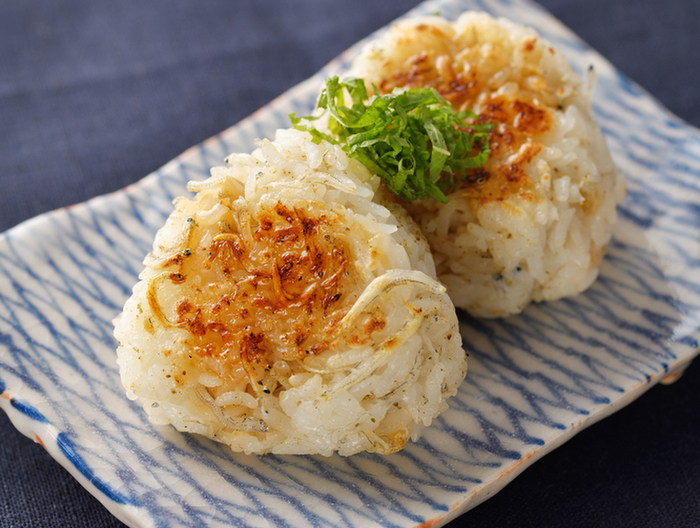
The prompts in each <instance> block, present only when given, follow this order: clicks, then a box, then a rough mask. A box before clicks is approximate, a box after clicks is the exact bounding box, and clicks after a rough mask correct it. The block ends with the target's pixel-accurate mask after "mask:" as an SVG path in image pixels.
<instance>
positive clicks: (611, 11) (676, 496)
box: [0, 0, 700, 528]
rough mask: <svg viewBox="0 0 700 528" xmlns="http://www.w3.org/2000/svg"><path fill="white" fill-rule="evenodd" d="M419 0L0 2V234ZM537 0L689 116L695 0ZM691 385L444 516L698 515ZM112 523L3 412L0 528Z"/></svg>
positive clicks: (243, 110)
mask: <svg viewBox="0 0 700 528" xmlns="http://www.w3.org/2000/svg"><path fill="white" fill-rule="evenodd" d="M417 3H418V2H417V1H416V0H401V1H397V0H394V1H392V2H377V1H376V0H353V1H352V2H351V1H350V0H343V1H335V2H327V1H323V0H304V1H301V0H287V1H285V2H279V1H277V2H275V1H267V0H265V1H263V0H257V1H256V0H249V1H243V0H238V1H224V0H219V1H213V0H208V1H204V2H202V1H194V0H177V1H173V0H170V1H165V0H150V1H149V2H140V1H137V0H122V1H119V2H112V1H106V0H51V1H49V0H46V1H41V0H23V1H21V2H2V3H0V189H2V192H0V231H3V230H5V229H8V228H10V227H12V226H14V225H16V224H17V223H19V222H21V221H23V220H26V219H28V218H30V217H32V216H34V215H36V214H40V213H42V212H45V211H48V210H51V209H54V208H57V207H62V206H66V205H70V204H73V203H77V202H81V201H83V200H85V199H88V198H90V197H92V196H95V195H99V194H103V193H106V192H110V191H114V190H117V189H120V188H121V187H124V186H125V185H128V184H130V183H132V182H135V181H137V180H139V179H140V178H142V177H143V176H145V175H147V174H148V173H150V172H152V171H153V170H155V169H157V168H158V167H160V166H161V165H163V164H164V163H165V162H167V161H168V160H170V159H171V158H173V157H175V156H177V155H178V154H180V153H181V152H182V151H183V150H185V149H186V148H188V147H190V146H192V145H194V144H196V143H199V142H201V141H202V140H204V139H206V138H208V137H209V136H211V135H213V134H216V133H218V132H220V131H221V130H223V129H225V128H227V127H228V126H230V125H232V124H235V123H236V122H237V121H239V120H240V119H242V118H244V117H246V116H247V115H248V114H250V113H251V112H253V111H255V110H256V109H257V108H259V107H261V106H263V105H264V104H266V103H267V102H269V101H270V100H271V99H273V98H274V97H276V96H277V95H280V94H281V93H283V92H284V91H286V90H287V89H288V88H290V87H292V86H294V85H295V84H297V83H298V82H300V81H302V80H304V79H306V78H307V77H309V76H310V75H312V74H313V73H315V72H316V71H317V70H318V69H319V68H320V67H321V66H323V65H324V64H325V63H326V62H328V61H329V60H331V59H332V58H333V57H335V56H336V55H337V54H338V53H340V52H342V51H343V50H345V49H346V48H347V47H349V46H350V45H351V44H353V43H354V42H356V41H357V40H359V39H360V38H362V37H365V36H366V35H367V34H369V33H371V32H372V31H374V30H375V29H377V28H379V27H381V26H382V25H384V24H386V23H388V22H390V21H391V20H393V19H394V18H396V17H397V16H399V15H400V14H402V13H403V12H405V11H407V10H408V9H410V8H411V7H413V6H414V5H416V4H417ZM541 3H542V4H543V5H544V6H545V7H547V8H548V9H549V10H550V11H552V12H553V13H554V14H555V15H556V16H557V17H558V18H559V19H560V20H562V21H563V22H564V23H565V24H566V25H568V26H569V27H571V28H572V29H573V30H574V31H575V32H576V33H578V34H579V35H580V36H581V37H582V38H583V39H584V40H586V41H587V42H588V43H589V44H591V45H592V46H593V47H594V48H596V49H597V50H598V51H600V52H601V53H602V54H603V55H604V56H606V57H607V58H608V59H610V60H611V61H612V62H613V63H614V64H615V65H616V66H617V67H618V68H619V69H620V70H622V71H623V72H624V73H626V74H627V75H628V76H629V77H631V78H632V79H634V80H635V81H637V82H638V83H639V84H641V85H642V86H643V87H645V88H646V89H647V90H649V91H650V92H651V93H652V94H654V95H655V96H656V97H657V98H658V99H659V100H660V101H661V102H662V103H663V104H664V105H666V106H667V107H668V108H669V109H670V110H671V111H673V112H674V113H676V114H678V115H679V116H680V117H681V118H683V119H685V120H687V121H689V122H691V123H693V124H694V125H696V126H699V125H700V88H699V86H700V3H699V2H697V0H674V1H673V2H666V1H663V0H637V1H635V0H620V1H615V0H544V1H542V2H541ZM699 176H700V175H699ZM699 389H700V361H696V362H695V364H694V365H692V366H691V367H690V368H689V369H688V370H687V372H686V374H685V375H684V376H683V377H682V378H681V380H680V381H679V382H677V383H676V384H675V385H672V386H668V387H665V386H659V387H655V388H653V389H652V390H651V391H649V392H648V393H647V394H645V395H644V396H643V397H642V398H640V399H639V400H638V401H636V402H634V403H633V404H631V405H630V406H629V407H627V408H625V409H623V410H621V411H620V412H618V413H616V414H614V415H613V416H612V417H610V418H608V419H606V420H604V421H603V422H601V423H599V424H596V425H594V426H592V427H591V428H590V429H587V430H585V431H583V432H582V433H581V434H579V435H578V436H576V437H575V438H574V439H573V440H571V441H569V442H568V443H567V444H565V445H564V446H563V447H561V448H559V449H557V450H556V451H555V452H553V453H551V454H549V455H547V456H546V457H545V458H544V459H542V460H541V461H539V462H537V463H536V464H535V465H534V466H533V467H531V468H530V469H528V470H526V471H525V473H524V474H522V475H521V476H519V477H518V478H517V479H516V480H515V481H514V482H513V483H512V484H510V485H509V486H508V487H507V488H506V489H505V490H504V491H502V492H501V493H499V494H498V495H497V496H496V497H494V498H492V499H490V500H489V501H487V502H486V503H484V504H483V505H481V506H479V507H477V508H476V509H474V510H472V511H471V512H469V513H467V514H466V515H464V516H463V517H461V518H460V519H458V520H457V521H455V522H454V523H453V524H451V525H450V527H451V528H456V527H459V526H470V527H472V528H478V527H482V526H489V527H491V526H499V527H515V526H517V527H550V526H551V527H600V526H603V527H635V528H640V527H641V528H644V527H665V526H673V527H697V526H700V493H699V491H700V390H699ZM120 526H123V525H122V524H121V523H120V522H118V521H117V520H116V519H114V518H113V517H112V516H111V515H110V514H109V513H108V512H107V510H106V509H104V508H103V507H102V506H101V505H100V504H99V503H98V502H97V500H95V499H94V498H92V497H91V496H90V495H89V494H88V493H87V492H85V491H84V490H83V489H82V488H81V487H80V485H78V484H77V482H75V481H74V480H73V479H72V478H71V477H70V476H69V475H68V473H67V472H66V471H65V470H64V469H63V468H61V467H60V466H59V465H58V464H57V463H56V462H54V461H53V460H52V459H51V458H50V457H49V456H48V455H47V454H46V453H45V452H44V451H43V449H42V448H41V447H40V446H38V445H37V444H34V443H33V442H32V441H31V440H29V439H27V438H25V437H24V436H22V435H21V434H19V433H18V432H17V431H16V430H15V429H14V428H13V427H12V425H11V423H10V422H9V420H8V419H7V417H6V416H5V415H4V414H3V413H0V527H2V528H5V527H14V528H20V527H22V528H24V527H27V528H29V527H31V528H34V527H93V528H106V527H120Z"/></svg>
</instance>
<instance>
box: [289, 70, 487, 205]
mask: <svg viewBox="0 0 700 528" xmlns="http://www.w3.org/2000/svg"><path fill="white" fill-rule="evenodd" d="M375 92H377V90H376V87H375ZM346 95H348V96H349V97H350V100H351V103H352V104H351V106H345V99H346ZM317 107H318V108H319V109H323V110H325V112H324V114H325V113H326V112H329V113H330V118H329V123H328V130H329V131H330V133H331V134H332V135H329V134H326V133H324V132H321V131H320V130H318V129H316V128H314V127H313V126H312V122H313V121H315V120H317V119H319V118H320V117H321V116H309V117H303V118H300V117H296V116H295V114H291V115H290V116H289V117H290V118H291V120H292V126H293V127H294V128H296V129H298V130H304V131H307V132H309V133H311V135H312V136H313V140H314V141H315V142H317V143H318V142H320V141H321V140H326V141H328V142H330V143H333V144H337V145H339V146H340V147H341V148H342V149H343V150H344V151H345V152H346V153H347V154H348V156H350V157H352V158H355V159H357V160H358V161H360V162H361V163H362V164H363V165H365V166H366V167H367V168H368V169H369V170H371V171H372V172H374V173H375V174H376V175H377V176H379V177H380V178H381V179H382V180H384V182H385V184H386V188H387V189H388V190H389V191H390V192H392V193H393V194H395V195H396V196H398V197H400V198H402V199H403V200H406V201H407V202H410V201H413V200H416V199H421V198H425V197H426V196H430V197H432V198H434V199H436V200H439V201H440V202H443V203H446V202H447V198H446V197H445V194H444V193H443V191H442V190H443V189H445V188H447V187H449V186H451V185H452V184H453V183H454V176H455V175H458V176H460V177H463V176H464V170H465V169H470V168H478V167H481V166H483V165H484V163H485V162H486V160H487V159H488V157H489V141H488V132H489V130H491V129H492V128H493V125H492V124H491V123H477V115H476V114H475V113H474V112H472V111H470V110H464V111H455V110H454V109H453V108H452V105H450V103H448V102H447V101H445V99H443V98H442V96H440V94H439V93H438V92H437V91H436V90H435V89H433V88H408V89H406V88H395V89H394V91H393V92H391V93H390V94H386V95H373V96H372V97H368V95H367V89H366V88H365V83H364V81H363V80H362V79H355V78H349V79H344V80H342V81H341V80H339V78H338V77H331V78H329V79H326V86H325V88H324V89H323V91H322V92H321V96H320V97H319V100H318V104H317ZM322 115H323V114H322Z"/></svg>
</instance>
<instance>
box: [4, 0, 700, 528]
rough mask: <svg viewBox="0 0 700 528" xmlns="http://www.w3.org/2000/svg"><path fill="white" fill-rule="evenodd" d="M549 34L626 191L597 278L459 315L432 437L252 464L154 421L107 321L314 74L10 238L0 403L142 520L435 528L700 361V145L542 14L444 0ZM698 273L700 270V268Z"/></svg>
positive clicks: (496, 2)
mask: <svg viewBox="0 0 700 528" xmlns="http://www.w3.org/2000/svg"><path fill="white" fill-rule="evenodd" d="M467 9H479V10H484V11H488V12H490V13H492V14H495V15H499V16H506V17H508V18H511V19H513V20H515V21H518V22H520V23H524V24H526V25H530V26H533V27H535V28H536V29H537V30H538V31H539V32H540V33H541V34H542V35H544V36H545V37H546V38H548V39H549V40H550V41H552V42H553V43H554V44H555V45H557V46H558V47H559V48H560V49H561V50H562V51H564V53H565V54H566V55H567V56H568V57H569V59H570V61H571V62H572V64H573V65H574V67H575V69H577V70H578V71H579V72H582V71H583V70H585V68H587V67H588V65H589V64H593V65H594V66H595V69H596V70H597V73H598V79H599V83H598V89H597V92H596V94H595V98H594V107H595V112H596V117H597V120H598V122H599V123H600V125H601V126H602V128H603V130H604V132H605V133H606V135H607V136H608V140H609V143H610V147H611V150H612V151H613V154H614V156H615V160H616V162H617V163H618V165H619V167H620V169H621V170H622V171H623V172H624V173H625V175H626V176H627V180H628V188H629V190H628V196H627V199H626V200H625V202H624V203H623V204H622V206H621V208H620V223H619V224H618V226H617V228H616V230H615V234H614V239H613V241H612V243H611V246H610V248H609V252H608V254H607V256H606V258H605V260H604V262H603V265H602V268H601V275H600V278H599V279H598V281H597V282H596V283H595V284H594V285H593V286H592V287H591V288H590V289H589V290H588V291H587V292H586V293H584V294H583V295H580V296H578V297H576V298H573V299H568V300H565V301H560V302H556V303H549V304H541V305H533V306H530V307H529V308H528V309H527V310H526V311H525V312H524V313H523V314H522V315H520V316H517V317H511V318H509V319H505V320H501V321H477V320H473V319H467V318H464V319H463V320H462V333H463V337H464V341H465V348H466V349H467V351H468V352H469V355H470V371H469V375H468V377H467V380H466V381H465V382H464V384H463V386H462V387H461V389H460V391H459V394H458V395H457V396H456V397H455V398H454V399H453V400H451V409H450V410H449V411H448V412H446V413H445V414H444V415H443V416H442V417H441V418H440V419H439V420H438V421H437V423H435V424H434V426H432V427H431V428H430V429H429V430H428V431H427V432H426V434H425V435H424V437H423V438H422V439H421V441H420V442H418V443H416V444H411V445H409V446H408V447H407V448H406V449H404V450H403V451H402V452H400V453H397V454H394V455H391V456H388V457H381V456H376V455H369V454H363V455H356V456H353V457H350V458H342V457H338V456H334V457H331V458H329V459H326V458H323V457H311V456H297V457H292V456H288V457H283V456H271V455H268V456H264V457H258V456H244V455H236V454H232V453H230V452H229V451H228V448H226V447H225V446H222V445H219V444H216V443H214V442H210V441H207V440H203V439H201V438H199V437H197V436H194V435H184V434H180V433H178V432H176V431H175V430H173V429H172V428H170V427H153V426H152V425H150V424H149V423H148V421H147V420H146V418H145V416H144V414H143V412H142V411H141V409H140V408H139V406H138V404H135V403H132V402H130V401H129V400H127V399H126V397H125V396H124V392H123V390H122V387H121V384H120V381H119V376H118V371H117V367H116V364H115V353H114V350H115V348H116V343H115V342H114V339H113V338H112V325H111V320H112V319H113V318H114V316H116V315H117V314H118V313H119V311H120V310H121V306H122V304H123V302H124V301H125V299H126V297H127V296H128V295H129V293H130V289H131V287H132V285H133V284H134V283H135V281H136V276H137V274H138V272H139V271H140V269H141V260H142V258H143V256H144V255H145V254H146V253H147V252H148V250H149V248H150V245H151V241H152V238H153V235H154V233H155V231H156V230H157V229H158V228H159V227H160V226H161V225H162V224H163V222H164V220H165V218H166V217H167V215H168V214H169V213H170V211H171V208H172V206H171V203H170V202H171V200H172V198H173V197H175V196H177V195H180V194H183V193H185V183H186V182H187V181H188V180H189V179H201V178H204V177H205V176H206V175H207V172H208V169H209V168H210V167H211V166H214V165H220V164H222V161H223V158H224V157H225V156H226V155H227V154H228V153H229V152H234V151H249V150H251V148H252V146H253V140H254V138H256V137H262V136H271V135H272V134H273V132H274V130H275V129H276V128H278V127H286V126H288V118H287V115H288V114H289V112H291V111H297V112H299V113H306V112H309V111H310V109H311V107H312V106H313V103H314V102H315V98H316V94H317V92H318V88H319V86H320V84H321V82H322V79H323V78H324V77H325V76H327V75H329V74H331V73H333V72H334V71H336V70H338V69H339V68H342V67H343V65H344V64H346V63H347V61H348V60H350V59H351V58H352V56H353V55H354V54H355V53H356V52H357V49H358V48H357V47H355V48H353V49H352V50H350V51H349V52H347V53H346V54H345V55H343V56H342V57H341V58H340V59H338V60H337V61H335V62H333V63H332V64H331V65H329V66H328V67H327V68H326V69H325V70H324V71H322V72H321V73H320V74H319V75H317V76H315V77H314V78H312V79H310V80H309V81H307V82H305V83H303V84H302V85H300V86H298V87H296V88H294V89H293V90H291V91H290V92H288V93H287V94H285V95H284V96H283V97H281V98H279V99H277V100H275V101H274V102H273V103H271V104H270V105H268V106H267V107H265V108H264V109H262V110H261V111H260V112H258V113H257V114H255V115H254V116H252V117H251V118H249V119H247V120H245V121H244V122H242V123H240V124H239V125H237V126H235V127H233V128H231V129H229V130H227V131H225V132H224V133H222V134H221V135H219V136H217V137H214V138H212V139H210V140H208V141H207V142H205V143H204V144H202V145H199V146H197V147H194V148H192V149H190V150H188V151H187V152H185V153H184V154H182V155H181V156H180V157H178V158H177V159H175V160H173V161H172V162H170V163H168V164H167V165H165V166H164V167H163V168H162V169H160V170H159V171H157V172H156V173H155V174H152V175H150V176H149V177H147V178H145V179H144V180H142V181H141V182H139V183H138V184H137V185H134V186H132V187H130V188H128V189H125V190H124V191H120V192H118V193H115V194H112V195H109V196H105V197H100V198H97V199H94V200H91V201H90V202H87V203H85V204H82V205H79V206H75V207H73V208H70V209H65V210H61V211H57V212H54V213H51V214H49V215H44V216H41V217H38V218H36V219H34V220H31V221H29V222H26V223H24V224H22V225H20V226H18V227H16V228H14V229H13V230H11V231H9V232H8V233H6V234H5V235H4V236H3V237H2V239H0V393H1V394H2V399H0V406H2V408H3V409H4V410H5V411H6V412H7V413H8V415H9V416H10V418H11V420H12V421H13V423H14V424H15V425H16V426H17V428H18V429H19V430H20V431H21V432H23V433H24V434H26V435H27V436H29V437H32V438H35V439H36V440H37V441H40V442H41V443H42V444H43V445H44V446H45V448H46V449H47V450H48V451H49V453H50V454H51V455H52V456H53V457H54V458H55V459H56V460H58V461H59V462H60V463H61V464H63V465H64V466H65V467H66V468H67V469H68V470H69V471H70V472H71V473H72V474H73V475H74V476H75V477H76V478H77V479H78V480H79V481H80V482H81V483H82V484H83V485H84V486H85V487H86V488H87V489H88V490H89V491H90V492H91V493H92V494H94V495H95V496H96V497H97V498H98V499H99V500H100V501H102V503H103V504H104V505H105V506H106V507H107V508H109V510H110V511H112V512H113V513H114V514H115V515H116V516H117V517H118V518H119V519H121V520H122V521H124V522H125V523H126V524H128V525H130V526H139V527H150V526H153V527H176V526H193V527H195V526H196V527H199V526H204V525H207V526H268V525H272V526H284V527H297V526H298V527H308V526H315V527H331V526H339V525H344V526H358V527H360V526H361V527H372V526H377V527H378V526H394V527H407V526H416V525H421V523H425V524H424V526H439V525H441V524H443V523H446V522H447V521H449V520H450V519H452V518H454V517H456V516H457V515H459V514H460V513H463V512H465V511H466V510H468V509H469V508H472V507H473V506H475V505H476V504H478V503H479V502H481V501H483V500H484V499H485V498H487V497H488V496H490V495H492V494H494V493H495V492H496V491H498V490H499V489H500V488H501V487H503V486H504V485H505V484H507V483H508V482H509V481H510V480H511V479H512V478H514V477H515V476H516V475H517V474H518V473H519V472H520V471H522V470H523V469H524V468H525V467H526V466H527V465H529V464H531V463H532V462H534V461H535V460H536V459H537V458H539V457H541V456H542V455H544V454H545V453H547V452H548V451H550V450H552V449H553V448H555V447H556V446H558V445H560V444H561V443H563V442H564V441H566V440H567V439H568V438H570V437H571V436H573V435H574V434H576V432H578V431H579V430H581V429H582V428H583V427H585V426H587V425H590V424H591V423H593V422H595V421H597V420H599V419H601V418H603V417H605V416H606V415H608V414H610V413H611V412H613V411H615V410H617V409H619V408H620V407H622V406H623V405H624V404H626V403H628V402H630V401H631V400H633V399H634V398H636V397H637V396H639V395H640V394H641V393H643V392H644V391H645V390H647V389H648V388H649V387H651V386H652V385H653V384H655V383H656V382H658V381H660V380H661V379H662V378H664V377H665V376H667V375H668V374H670V373H672V372H674V371H677V370H679V369H682V368H683V367H684V366H685V365H687V363H688V362H690V361H691V360H692V358H693V357H694V356H695V355H696V354H697V348H698V338H699V332H698V329H699V328H700V275H699V274H698V273H697V262H698V261H700V242H699V241H698V227H697V226H698V225H700V219H699V217H700V183H699V180H698V178H697V174H699V173H700V136H699V135H698V132H697V131H696V130H695V129H693V128H691V127H689V126H687V125H685V124H683V123H682V122H681V121H680V120H678V119H677V118H675V117H673V116H672V115H670V114H669V113H668V112H667V111H665V110H664V109H663V108H661V107H660V106H659V105H658V104H657V103H656V102H655V101H654V100H652V99H651V98H650V97H649V96H648V95H647V94H645V93H644V92H643V91H642V90H641V89H640V88H638V87H637V86H635V85H634V84H632V83H630V82H629V81H628V80H627V79H625V78H624V77H623V76H622V75H621V74H619V73H618V72H617V71H615V70H614V69H613V68H612V67H611V66H610V65H609V64H608V63H607V62H606V61H605V60H604V59H602V58H601V57H599V56H598V55H596V54H595V53H594V52H592V51H591V50H590V49H589V48H588V47H587V46H586V45H585V44H583V43H582V42H581V41H580V40H578V39H577V38H576V37H575V36H574V35H573V34H571V32H569V31H568V30H567V29H566V28H565V27H563V26H562V25H561V24H560V23H558V22H557V21H556V20H554V19H553V18H551V16H549V15H548V14H546V13H545V12H543V11H542V10H541V9H540V8H539V7H537V6H535V5H534V4H530V3H523V2H521V1H517V0H486V1H478V0H437V1H431V2H426V3H425V4H422V5H421V6H419V7H418V8H417V9H416V10H414V11H413V12H411V13H410V14H409V16H413V15H416V14H429V13H434V12H440V13H441V14H442V15H444V16H446V17H448V18H455V17H456V16H457V14H458V13H460V12H462V11H464V10H467ZM693 272H695V273H694V275H693Z"/></svg>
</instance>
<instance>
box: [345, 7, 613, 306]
mask: <svg viewBox="0 0 700 528" xmlns="http://www.w3.org/2000/svg"><path fill="white" fill-rule="evenodd" d="M350 75H351V76H355V77H361V78H363V79H365V81H366V84H367V86H368V89H371V85H376V86H378V87H379V90H380V91H382V92H388V91H391V90H392V89H393V88H394V87H395V86H409V87H417V86H432V87H435V88H436V89H438V91H440V92H441V93H442V94H443V96H444V97H445V98H446V99H448V100H449V101H450V102H451V103H452V104H453V105H455V106H456V107H458V108H459V109H467V108H468V109H472V110H474V111H475V112H476V113H477V114H478V115H480V116H481V119H482V120H483V121H489V122H494V123H496V124H497V126H496V128H495V129H494V131H493V132H492V133H491V137H490V145H491V148H492V153H491V156H490V158H489V160H488V162H487V163H486V165H485V167H484V169H483V170H482V171H479V170H473V171H471V172H470V173H469V175H468V176H469V177H468V179H467V182H466V183H463V184H461V185H457V186H455V187H454V188H452V189H451V190H450V194H449V195H448V198H449V202H448V203H447V204H446V205H443V204H440V203H438V202H437V201H435V200H432V199H425V200H422V201H416V202H413V203H412V204H410V205H409V206H407V209H408V211H409V213H410V214H411V216H412V217H413V218H414V219H415V220H416V222H417V223H418V224H419V226H420V228H421V231H422V232H423V234H424V235H425V237H426V238H427V240H428V242H429V244H430V247H431V249H432V251H433V256H434V258H435V264H436V267H437V272H438V277H439V278H440V280H441V281H443V282H444V283H445V284H446V286H447V288H448V293H449V294H450V297H451V298H452V300H453V301H454V303H455V305H456V306H458V307H460V308H463V309H465V310H467V311H468V312H470V313H471V314H472V315H475V316H480V317H498V316H504V315H508V314H515V313H518V312H520V311H521V310H522V309H523V308H524V307H525V306H526V305H527V304H528V303H529V302H530V301H533V300H534V301H542V300H554V299H558V298H561V297H565V296H570V295H575V294H577V293H579V292H581V291H583V290H585V289H586V288H587V287H588V286H589V285H590V284H591V283H592V282H593V281H594V280H595V278H596V276H597V273H598V266H599V264H600V261H601V258H602V255H603V253H604V250H605V245H606V244H607V243H608V242H609V240H610V237H611V231H612V227H613V225H614V224H615V220H616V212H615V207H616V204H617V203H619V202H620V201H621V200H622V198H623V197H624V193H625V184H624V180H623V177H622V176H621V175H620V174H619V173H618V172H617V170H616V168H615V166H614V164H613V161H612V158H611V156H610V153H609V151H608V148H607V145H606V142H605V139H604V137H603V135H602V133H601V131H600V129H599V128H598V126H597V125H596V124H595V122H594V121H593V116H592V111H591V104H590V95H591V91H592V86H591V85H589V86H588V87H587V88H586V87H583V86H582V83H581V81H580V79H579V77H578V76H577V75H576V74H575V73H574V72H573V70H572V69H571V67H570V66H569V64H568V63H567V61H566V59H565V57H564V56H563V55H562V54H561V53H559V52H558V51H557V50H555V49H554V48H553V47H552V46H551V45H550V44H549V43H548V42H547V41H546V40H544V39H542V38H541V37H539V36H538V35H537V34H536V33H535V32H534V31H532V30H531V29H527V28H524V27H522V26H519V25H517V24H514V23H512V22H510V21H507V20H505V19H498V20H496V19H494V18H492V17H490V16H489V15H487V14H484V13H474V12H468V13H464V14H463V15H462V16H460V17H459V19H458V20H457V21H455V22H453V23H451V22H448V21H446V20H444V19H441V18H439V17H429V18H420V19H413V20H408V21H405V22H402V23H400V24H398V25H396V26H394V27H393V28H392V29H391V31H390V32H389V33H388V34H387V35H386V36H385V37H384V38H382V39H380V40H379V41H377V42H373V43H371V44H370V45H368V47H367V48H366V49H365V50H364V51H363V52H362V54H361V55H360V56H359V57H358V58H357V59H356V61H355V62H354V64H353V66H352V68H351V71H350ZM592 79H593V76H592V74H591V75H590V76H589V80H590V81H591V83H592Z"/></svg>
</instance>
